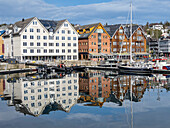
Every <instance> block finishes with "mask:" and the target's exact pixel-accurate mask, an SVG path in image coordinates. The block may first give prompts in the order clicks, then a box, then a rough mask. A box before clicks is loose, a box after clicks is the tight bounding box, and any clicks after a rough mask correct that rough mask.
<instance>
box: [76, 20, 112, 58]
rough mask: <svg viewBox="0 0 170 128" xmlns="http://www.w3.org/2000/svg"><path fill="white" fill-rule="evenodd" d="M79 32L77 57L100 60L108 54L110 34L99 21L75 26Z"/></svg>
mask: <svg viewBox="0 0 170 128" xmlns="http://www.w3.org/2000/svg"><path fill="white" fill-rule="evenodd" d="M75 29H76V30H77V32H78V34H79V59H80V60H83V59H85V60H88V59H91V60H101V59H102V56H104V55H106V54H110V36H109V34H108V33H107V32H106V30H105V29H104V27H103V25H102V24H101V23H96V24H89V25H84V26H78V27H75Z"/></svg>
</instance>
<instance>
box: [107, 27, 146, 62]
mask: <svg viewBox="0 0 170 128" xmlns="http://www.w3.org/2000/svg"><path fill="white" fill-rule="evenodd" d="M104 28H105V30H106V31H107V32H108V33H109V34H110V37H111V39H110V42H111V45H110V46H111V52H112V53H114V54H117V55H120V56H121V57H122V59H128V58H129V52H130V45H131V44H130V42H131V41H130V38H131V36H130V26H128V25H121V24H117V25H106V26H104ZM120 53H121V54H120ZM132 53H133V54H134V55H135V56H136V57H137V58H139V57H140V58H141V57H143V56H148V53H146V37H145V35H144V31H143V29H142V28H141V27H140V26H138V25H133V27H132Z"/></svg>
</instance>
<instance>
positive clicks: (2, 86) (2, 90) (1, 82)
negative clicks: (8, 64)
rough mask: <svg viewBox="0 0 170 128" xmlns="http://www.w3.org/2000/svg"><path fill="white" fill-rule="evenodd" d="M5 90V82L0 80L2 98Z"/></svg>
mask: <svg viewBox="0 0 170 128" xmlns="http://www.w3.org/2000/svg"><path fill="white" fill-rule="evenodd" d="M4 90H5V80H3V79H0V97H1V96H3V94H4Z"/></svg>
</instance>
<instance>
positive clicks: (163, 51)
mask: <svg viewBox="0 0 170 128" xmlns="http://www.w3.org/2000/svg"><path fill="white" fill-rule="evenodd" d="M159 53H160V55H161V56H162V55H163V56H166V57H169V56H170V39H169V38H165V39H163V40H159Z"/></svg>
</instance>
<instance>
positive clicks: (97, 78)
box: [78, 72, 148, 107]
mask: <svg viewBox="0 0 170 128" xmlns="http://www.w3.org/2000/svg"><path fill="white" fill-rule="evenodd" d="M147 78H148V77H143V76H138V77H137V76H115V77H112V78H105V74H104V73H100V72H90V73H81V74H80V75H79V85H80V99H79V101H78V102H79V103H83V102H88V103H87V104H84V105H85V106H100V107H102V105H103V103H104V102H113V103H116V104H118V105H119V106H122V102H123V101H124V100H127V99H128V100H130V99H131V97H130V86H131V85H132V91H133V95H132V101H134V102H139V101H140V100H141V98H142V97H143V94H144V92H145V90H146V88H147ZM89 102H90V104H89Z"/></svg>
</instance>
